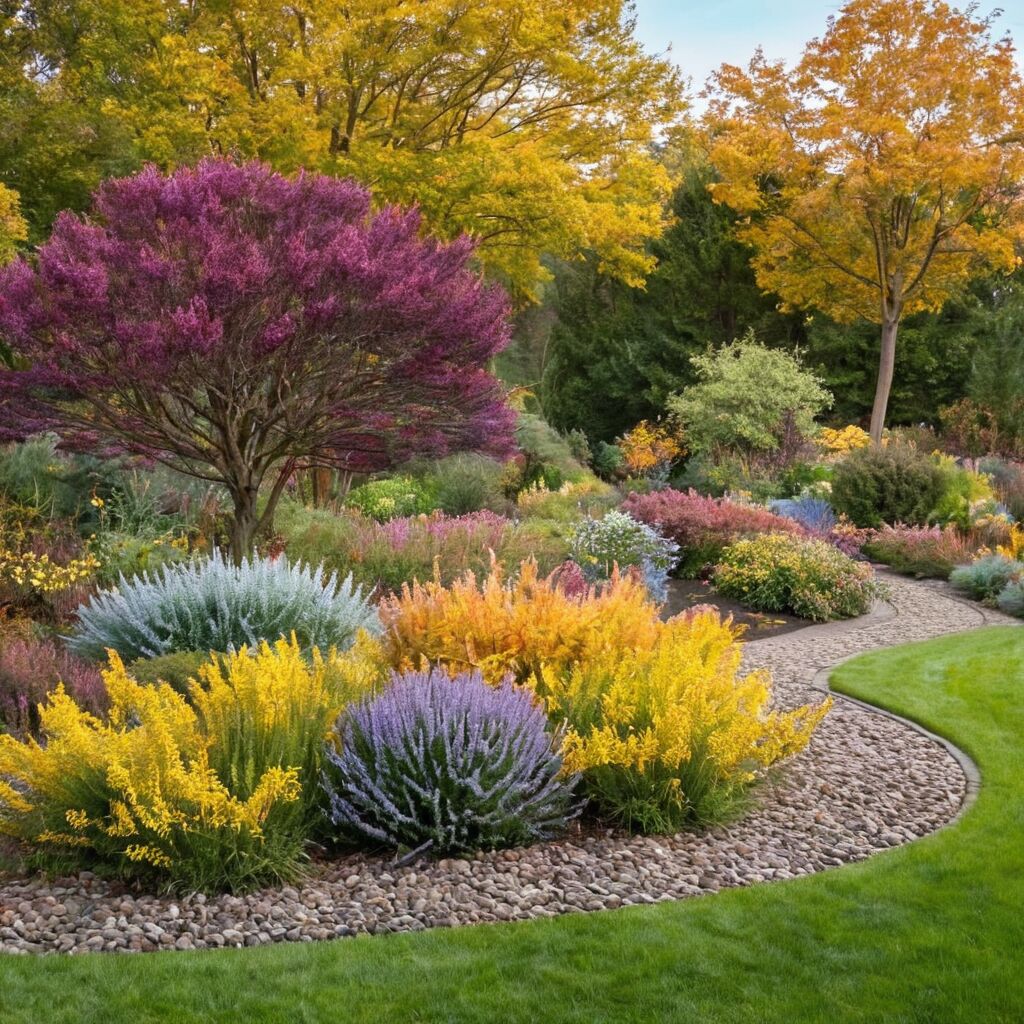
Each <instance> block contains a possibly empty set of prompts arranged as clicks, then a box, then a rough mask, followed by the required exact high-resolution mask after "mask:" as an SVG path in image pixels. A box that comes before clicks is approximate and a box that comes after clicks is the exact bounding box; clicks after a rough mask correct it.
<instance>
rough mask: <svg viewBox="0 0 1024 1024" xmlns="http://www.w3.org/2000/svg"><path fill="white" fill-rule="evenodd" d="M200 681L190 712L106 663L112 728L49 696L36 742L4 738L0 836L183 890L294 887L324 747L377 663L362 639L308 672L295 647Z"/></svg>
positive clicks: (221, 665) (370, 682)
mask: <svg viewBox="0 0 1024 1024" xmlns="http://www.w3.org/2000/svg"><path fill="white" fill-rule="evenodd" d="M349 662H350V663H349ZM199 674H200V679H199V680H197V681H195V682H193V684H192V686H191V689H190V699H189V698H186V697H185V696H183V695H182V694H180V693H178V692H176V691H175V690H174V689H173V688H172V687H170V686H168V685H167V684H165V683H157V684H155V685H145V684H141V683H138V682H136V681H135V680H134V679H132V678H131V676H130V675H129V674H128V672H127V671H126V669H125V667H124V665H123V664H122V662H121V660H120V659H119V658H118V657H117V655H116V654H113V653H112V654H111V656H110V667H109V669H108V670H107V671H106V672H105V673H104V680H105V682H106V686H107V691H108V694H109V697H110V712H109V715H108V716H107V717H106V718H105V719H99V718H96V717H95V716H93V715H90V714H88V713H87V712H85V711H83V710H82V709H81V708H79V707H78V705H77V704H76V703H75V702H74V701H73V700H72V699H71V698H70V697H69V696H68V695H67V694H66V693H64V691H63V689H58V691H57V692H56V693H54V694H53V695H52V696H51V698H50V701H49V703H48V704H46V705H44V706H42V707H41V708H40V720H41V726H42V728H41V732H42V735H43V737H44V741H43V742H41V743H37V742H35V741H34V740H31V739H30V740H26V741H18V740H15V739H14V738H12V737H10V736H0V832H4V833H6V834H9V835H11V836H14V837H16V838H18V839H21V840H23V841H24V842H26V843H27V844H29V845H31V846H33V847H35V848H36V850H37V851H38V852H39V853H41V854H43V855H44V856H46V855H49V856H50V857H54V856H57V857H60V856H61V855H63V856H64V857H65V858H72V859H74V860H75V861H77V862H78V863H89V864H98V865H99V866H101V867H103V868H105V869H108V870H115V871H118V872H120V873H122V874H126V875H153V876H156V877H158V878H160V879H162V880H164V881H165V882H168V883H172V884H175V885H180V886H183V887H186V888H190V889H207V890H219V889H245V888H250V887H253V886H258V885H262V884H265V883H268V882H273V881H278V880H282V879H287V878H291V877H294V876H295V875H296V874H297V872H298V869H299V865H300V863H301V858H302V852H303V846H304V843H305V840H306V838H307V837H308V835H309V831H310V827H311V823H312V820H313V805H314V801H315V799H316V787H317V780H318V777H319V757H320V753H321V750H322V748H323V743H324V739H325V737H326V736H327V734H328V732H329V729H330V726H331V725H332V724H333V720H334V717H335V716H336V715H337V713H338V711H339V710H340V708H341V706H342V705H343V703H344V701H345V700H346V699H348V698H349V697H351V696H352V695H354V693H355V692H356V691H359V690H362V691H363V692H368V691H370V690H372V689H373V687H375V686H376V685H377V683H378V682H379V681H380V680H381V679H382V678H383V675H384V663H383V660H382V653H381V650H380V648H379V647H378V646H375V644H374V642H373V641H371V640H369V639H368V638H366V639H362V640H361V641H360V643H359V644H357V645H356V648H354V649H353V653H352V655H351V658H350V656H349V654H348V653H346V654H342V655H339V654H336V653H331V654H329V655H327V656H324V657H321V656H319V655H314V658H313V661H312V664H309V663H307V662H306V660H305V659H304V658H303V656H302V652H301V651H300V649H299V647H298V644H297V643H296V642H295V640H294V638H293V639H292V640H290V641H285V640H281V641H278V642H277V643H276V644H274V645H273V646H271V645H269V644H266V643H264V644H262V645H261V646H260V648H259V649H258V650H256V651H254V652H252V653H249V652H246V651H244V650H243V651H240V652H238V653H237V654H233V655H229V656H221V657H220V658H219V659H217V660H211V662H210V663H209V664H208V665H206V666H204V667H203V668H202V669H201V670H200V673H199Z"/></svg>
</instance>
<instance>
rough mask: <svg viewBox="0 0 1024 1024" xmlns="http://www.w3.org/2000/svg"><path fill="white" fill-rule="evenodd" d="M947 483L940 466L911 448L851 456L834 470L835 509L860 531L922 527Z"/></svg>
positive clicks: (895, 446) (892, 447)
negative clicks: (898, 525) (905, 525)
mask: <svg viewBox="0 0 1024 1024" xmlns="http://www.w3.org/2000/svg"><path fill="white" fill-rule="evenodd" d="M947 484H948V479H947V475H946V474H945V473H944V472H943V470H942V468H941V467H940V466H939V465H938V463H936V461H935V460H934V459H933V458H932V457H931V456H930V455H926V454H924V453H923V452H920V451H918V450H917V449H916V448H913V447H911V446H910V445H907V444H890V445H888V446H887V447H885V448H880V447H879V446H877V445H872V446H871V447H869V448H859V449H856V450H854V451H851V452H850V453H849V454H848V455H847V456H846V457H845V458H844V459H843V460H842V461H841V462H839V463H838V464H837V465H836V467H835V472H834V473H833V476H832V506H833V508H835V510H836V511H837V512H839V513H841V514H843V515H845V516H846V517H847V518H848V519H849V520H850V521H851V522H852V523H853V524H854V525H856V526H870V527H879V526H882V524H883V523H908V524H910V525H913V526H920V525H923V524H924V523H926V522H928V517H929V516H930V515H931V513H932V511H933V510H934V509H935V507H936V506H937V505H938V504H939V501H940V499H941V498H942V496H943V494H944V492H945V490H946V487H947Z"/></svg>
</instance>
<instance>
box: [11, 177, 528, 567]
mask: <svg viewBox="0 0 1024 1024" xmlns="http://www.w3.org/2000/svg"><path fill="white" fill-rule="evenodd" d="M472 252H473V245H472V243H471V242H470V241H469V240H468V239H466V238H460V239H458V240H457V241H454V242H451V243H448V244H442V243H439V242H436V241H434V240H431V239H429V238H424V237H422V236H421V233H420V218H419V216H418V214H417V213H415V212H404V211H402V210H398V209H395V208H392V207H386V208H384V209H381V210H378V211H376V212H372V213H371V209H370V196H369V194H368V193H367V192H366V190H365V189H363V188H361V187H360V186H358V185H356V184H355V183H353V182H351V181H341V180H337V179H333V178H329V177H323V176H318V175H309V174H303V175H299V176H298V177H296V178H294V179H289V178H285V177H283V176H281V175H278V174H275V173H273V172H271V171H270V169H269V168H267V167H265V166H263V165H262V164H244V165H236V164H233V163H231V162H229V161H226V160H207V161H204V162H202V163H201V164H199V166H198V167H196V168H194V169H190V168H185V169H182V170H179V171H176V172H175V173H174V174H171V175H168V176H165V175H162V174H160V173H159V172H158V171H156V170H155V169H153V168H149V169H147V170H145V171H143V172H142V173H140V174H138V175H136V176H134V177H131V178H124V179H118V180H111V181H108V182H106V183H105V184H104V185H103V186H102V187H101V188H100V189H99V191H98V192H97V194H96V201H95V208H94V212H93V215H92V217H91V218H89V219H80V218H78V217H76V216H73V215H71V214H63V215H61V217H60V218H59V219H58V221H57V224H56V227H55V229H54V232H53V236H52V238H51V239H50V240H49V241H48V242H47V243H46V244H45V245H43V246H42V247H41V248H40V250H39V253H38V259H37V261H35V262H28V261H27V260H19V261H16V262H14V263H12V264H10V265H9V266H7V267H5V268H3V270H2V271H0V340H3V341H4V342H6V343H7V344H8V345H9V346H10V347H11V348H12V349H13V350H14V351H15V352H17V354H18V356H19V357H20V360H21V364H20V365H25V366H27V368H25V369H16V370H15V369H7V368H5V369H3V370H0V433H2V434H3V436H5V437H7V438H22V437H25V436H27V435H29V434H33V433H36V432H39V431H44V430H55V431H58V432H59V433H60V434H61V435H62V436H63V437H64V438H65V440H66V441H67V442H68V443H70V444H78V445H80V446H82V447H84V448H86V449H89V450H92V451H96V452H107V453H109V452H111V451H125V452H130V453H134V454H137V455H142V456H146V457H148V458H151V459H154V460H156V461H158V462H162V463H165V464H166V465H169V466H171V467H172V468H174V469H177V470H179V471H181V472H183V473H186V474H189V475H192V476H196V477H200V478H203V479H207V480H213V481H217V482H219V483H222V484H223V485H224V486H225V487H226V488H227V489H228V491H229V493H230V495H231V498H232V500H233V503H234V511H235V522H234V533H233V536H232V551H233V554H234V555H235V558H236V559H238V558H240V557H242V556H243V555H244V554H246V553H247V552H248V550H249V549H250V547H251V543H252V538H253V536H254V534H255V532H256V531H257V530H258V529H259V528H260V527H261V526H262V525H264V524H265V523H267V522H269V519H270V517H272V515H273V511H274V508H275V506H276V503H277V500H278V498H279V497H280V495H281V493H282V491H283V489H284V486H285V484H286V483H287V481H288V479H289V477H290V476H291V475H292V474H293V473H294V470H295V468H296V467H297V466H298V465H300V464H302V465H307V466H308V465H314V466H325V467H336V468H339V469H348V470H368V469H381V468H384V467H386V466H388V465H390V464H391V463H392V462H393V461H396V460H399V459H403V458H407V457H409V456H411V455H413V454H417V453H428V454H445V453H447V452H450V451H457V450H463V449H483V450H487V451H490V452H492V453H495V454H501V453H504V452H506V451H507V450H508V449H509V446H510V443H511V425H512V416H513V414H512V412H511V411H510V410H509V409H508V408H507V407H506V405H505V404H504V401H503V396H502V391H501V388H500V386H499V384H498V383H497V381H496V380H495V379H494V378H493V377H491V376H490V375H489V374H488V373H487V372H486V370H485V369H484V367H485V366H486V364H487V362H488V360H489V359H490V358H491V357H492V356H493V355H494V354H495V353H496V352H498V351H499V350H500V349H501V348H502V347H503V346H504V345H505V344H506V342H507V340H508V326H507V322H506V311H507V304H506V299H505V296H504V293H503V292H502V291H501V290H500V289H498V288H496V287H493V286H488V285H486V284H484V283H483V282H482V281H481V279H480V277H479V276H478V275H477V274H476V273H474V272H472V271H471V270H470V269H469V267H468V261H469V259H470V257H471V254H472ZM261 485H263V486H265V494H266V497H267V499H268V500H267V503H266V504H265V505H263V507H262V508H261V510H260V511H259V512H257V508H256V499H257V492H258V491H259V490H260V487H261Z"/></svg>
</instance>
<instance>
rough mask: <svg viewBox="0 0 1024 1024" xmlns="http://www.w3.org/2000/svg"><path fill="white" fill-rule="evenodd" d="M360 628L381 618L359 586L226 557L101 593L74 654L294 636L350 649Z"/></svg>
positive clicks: (81, 625)
mask: <svg viewBox="0 0 1024 1024" xmlns="http://www.w3.org/2000/svg"><path fill="white" fill-rule="evenodd" d="M360 629H367V630H369V631H371V632H376V631H377V630H379V621H378V619H377V613H376V611H375V610H374V609H373V608H372V606H371V605H370V604H369V602H368V601H367V600H366V598H365V597H364V596H363V594H362V592H361V590H360V589H359V588H358V587H355V586H353V584H352V578H351V577H347V578H346V579H344V580H342V581H341V582H339V581H338V578H337V576H336V575H335V574H333V573H332V574H331V575H330V576H327V577H325V574H324V571H323V569H322V568H321V567H317V568H316V569H313V568H310V567H308V566H305V565H302V564H301V563H300V564H297V565H292V564H290V563H289V562H288V560H287V559H286V558H284V557H280V558H277V559H269V558H257V557H253V558H252V559H244V560H243V561H242V564H241V565H234V564H233V563H231V562H228V561H226V560H225V559H224V558H223V557H222V556H221V555H220V554H219V553H214V555H213V557H212V558H209V559H207V560H205V561H202V562H190V563H187V564H179V565H168V566H164V567H163V568H162V569H161V570H160V571H159V572H157V573H154V574H153V575H150V574H148V573H146V574H143V575H142V576H139V577H135V578H133V579H131V580H126V579H125V578H124V576H122V577H121V578H120V580H119V582H118V585H117V586H116V587H113V588H111V589H109V590H104V591H101V592H100V593H99V594H97V595H96V596H95V597H93V598H92V599H91V600H90V601H89V602H88V603H87V604H84V605H82V606H81V607H80V608H79V609H78V624H77V627H76V629H75V632H74V634H73V635H72V636H71V638H70V639H69V641H68V642H69V645H70V646H71V649H72V650H74V651H75V652H76V653H78V654H81V655H84V656H86V657H92V658H102V657H103V656H104V652H105V651H106V650H107V648H113V649H114V650H115V651H117V653H118V654H119V655H121V657H122V658H123V659H124V660H125V661H126V662H128V661H134V660H135V659H137V658H154V657H158V656H160V655H163V654H170V653H172V652H174V651H228V650H236V649H238V648H240V647H242V646H243V645H248V646H250V647H251V646H253V645H255V644H258V643H259V642H260V641H261V640H269V641H273V640H276V639H278V638H279V637H282V636H289V635H291V634H292V633H293V632H294V634H295V637H296V639H297V641H298V642H299V644H300V645H301V646H303V647H320V648H321V649H327V648H330V647H337V648H339V649H344V648H346V647H349V646H350V645H351V644H352V642H353V641H354V639H355V637H356V634H357V633H358V631H359V630H360Z"/></svg>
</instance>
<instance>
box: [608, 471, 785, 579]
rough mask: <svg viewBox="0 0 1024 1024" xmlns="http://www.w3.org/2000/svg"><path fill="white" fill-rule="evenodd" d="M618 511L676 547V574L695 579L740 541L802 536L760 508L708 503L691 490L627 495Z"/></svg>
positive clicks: (721, 501)
mask: <svg viewBox="0 0 1024 1024" xmlns="http://www.w3.org/2000/svg"><path fill="white" fill-rule="evenodd" d="M622 507H623V509H624V510H625V511H626V512H628V513H629V514H630V515H631V516H633V518H634V519H638V520H640V522H642V523H647V524H648V526H653V527H655V528H656V529H657V530H658V532H659V533H660V534H662V536H664V537H667V538H668V539H669V540H671V541H674V542H675V543H676V544H678V545H679V558H680V562H679V568H678V571H679V573H680V574H681V575H683V576H695V575H697V573H698V572H699V571H700V570H701V569H702V568H703V567H704V566H705V565H709V564H713V563H714V562H717V561H718V559H719V557H720V556H721V554H722V551H723V550H724V549H725V548H726V547H728V546H729V545H730V544H732V543H733V542H734V541H736V540H739V539H740V538H741V537H747V536H751V535H754V534H759V533H794V534H802V533H804V532H805V531H804V528H803V527H802V526H801V525H800V524H799V523H797V522H795V521H794V520H792V519H787V518H785V517H784V516H780V515H776V514H775V513H774V512H769V511H768V510H767V509H765V508H760V507H758V506H756V505H741V504H739V502H735V501H729V500H728V499H727V498H708V497H705V496H704V495H702V494H698V493H697V492H696V491H694V490H690V491H675V490H672V489H667V490H663V491H654V492H652V493H650V494H631V495H630V496H629V497H628V498H627V499H626V501H625V503H624V504H623V506H622Z"/></svg>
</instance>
